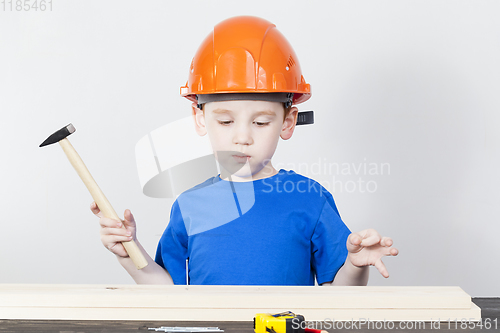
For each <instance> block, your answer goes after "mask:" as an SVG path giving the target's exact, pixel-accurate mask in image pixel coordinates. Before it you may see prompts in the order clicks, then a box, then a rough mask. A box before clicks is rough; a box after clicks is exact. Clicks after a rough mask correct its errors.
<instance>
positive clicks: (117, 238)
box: [103, 235, 132, 245]
mask: <svg viewBox="0 0 500 333" xmlns="http://www.w3.org/2000/svg"><path fill="white" fill-rule="evenodd" d="M103 240H104V241H105V242H106V243H107V244H113V245H114V244H115V243H121V242H128V241H131V240H132V236H121V235H106V236H105V237H103Z"/></svg>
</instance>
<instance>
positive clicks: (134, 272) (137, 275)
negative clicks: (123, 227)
mask: <svg viewBox="0 0 500 333" xmlns="http://www.w3.org/2000/svg"><path fill="white" fill-rule="evenodd" d="M135 242H136V243H137V246H138V247H139V249H140V250H141V252H142V254H143V255H144V257H145V258H146V260H147V261H148V265H147V266H146V267H144V268H143V269H137V267H136V266H135V264H134V263H133V262H132V259H130V257H120V256H118V255H117V256H116V257H117V258H118V262H119V263H120V264H121V265H122V266H123V268H125V270H126V271H127V272H128V273H129V274H130V276H131V277H132V278H133V279H134V281H135V282H136V283H137V284H174V282H173V280H172V277H170V274H169V273H168V272H167V270H166V269H164V268H163V267H161V266H160V265H158V264H157V263H156V262H155V261H154V260H153V259H152V258H151V257H150V256H149V255H148V253H147V252H146V250H144V248H143V247H142V245H141V244H140V243H139V241H137V240H135Z"/></svg>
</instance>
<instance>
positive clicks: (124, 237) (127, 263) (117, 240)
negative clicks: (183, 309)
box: [90, 202, 174, 284]
mask: <svg viewBox="0 0 500 333" xmlns="http://www.w3.org/2000/svg"><path fill="white" fill-rule="evenodd" d="M90 209H91V210H92V213H94V214H95V215H96V216H97V217H99V223H100V225H101V241H102V244H103V245H104V247H106V248H107V249H108V250H109V251H111V252H112V253H114V254H115V255H116V257H117V258H118V262H119V263H120V264H121V265H122V266H123V268H125V270H126V271H127V272H128V273H129V274H130V276H131V277H132V278H133V279H134V281H135V282H136V283H138V284H174V283H173V281H172V278H171V277H170V274H169V273H168V272H167V270H165V269H164V268H163V267H161V266H159V265H158V264H157V263H156V262H155V261H154V260H153V259H152V258H151V257H150V256H149V255H148V253H147V252H146V250H144V248H143V247H142V245H141V244H140V243H139V241H138V240H137V238H136V224H135V219H134V216H133V215H132V213H131V212H130V210H128V209H127V210H126V211H125V214H124V220H123V221H116V220H113V219H109V218H105V217H103V216H102V213H101V211H100V209H99V207H97V204H96V203H95V202H93V203H92V204H91V205H90ZM122 224H123V225H125V227H126V228H125V229H124V228H122V227H121V225H122ZM132 239H133V240H134V241H135V242H136V243H137V246H138V247H139V249H140V250H141V252H142V254H143V255H144V257H145V258H146V260H147V262H148V265H147V266H146V267H144V268H143V269H140V270H139V269H137V267H136V266H135V264H134V263H133V262H132V259H130V257H129V256H128V254H127V251H125V248H124V247H123V245H122V244H121V242H125V241H130V240H132Z"/></svg>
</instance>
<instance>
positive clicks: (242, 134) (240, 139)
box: [233, 126, 253, 145]
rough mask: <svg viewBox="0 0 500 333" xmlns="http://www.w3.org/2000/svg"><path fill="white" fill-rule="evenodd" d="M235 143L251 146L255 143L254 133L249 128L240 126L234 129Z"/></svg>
mask: <svg viewBox="0 0 500 333" xmlns="http://www.w3.org/2000/svg"><path fill="white" fill-rule="evenodd" d="M233 143H235V144H238V145H251V144H252V143H253V138H252V133H251V130H250V128H248V126H238V127H236V128H235V129H234V134H233Z"/></svg>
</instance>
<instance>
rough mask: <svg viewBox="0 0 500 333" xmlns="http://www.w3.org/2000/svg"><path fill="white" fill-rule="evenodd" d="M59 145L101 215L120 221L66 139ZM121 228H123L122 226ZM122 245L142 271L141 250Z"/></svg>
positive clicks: (130, 245) (142, 256)
mask: <svg viewBox="0 0 500 333" xmlns="http://www.w3.org/2000/svg"><path fill="white" fill-rule="evenodd" d="M59 144H60V145H61V147H62V149H63V150H64V152H65V153H66V156H67V157H68V159H69V161H70V162H71V165H73V167H74V168H75V170H76V172H77V173H78V175H79V176H80V178H81V179H82V181H83V183H84V184H85V186H87V189H88V190H89V192H90V194H91V195H92V198H93V199H94V201H95V202H96V203H97V205H98V206H99V209H100V210H101V212H102V214H103V215H104V216H105V217H108V218H111V219H115V220H118V221H121V220H122V219H121V218H120V217H119V216H118V214H116V212H115V210H114V209H113V207H112V206H111V204H110V203H109V201H108V199H106V197H105V196H104V193H102V191H101V189H100V188H99V186H98V185H97V183H96V182H95V180H94V178H92V175H91V174H90V172H89V170H88V169H87V167H86V166H85V164H84V163H83V161H82V159H81V158H80V155H78V153H77V152H76V150H75V148H73V146H72V145H71V143H70V142H69V140H68V139H67V138H64V139H62V140H61V141H59ZM122 228H125V226H124V225H123V224H122ZM122 244H123V247H125V250H126V251H127V253H128V255H129V257H130V259H132V261H133V262H134V264H135V266H136V267H137V269H143V268H144V267H146V266H147V265H148V262H147V260H146V258H144V255H143V254H142V252H141V250H140V249H139V247H138V246H137V244H136V243H135V242H134V241H133V240H132V241H128V242H122Z"/></svg>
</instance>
